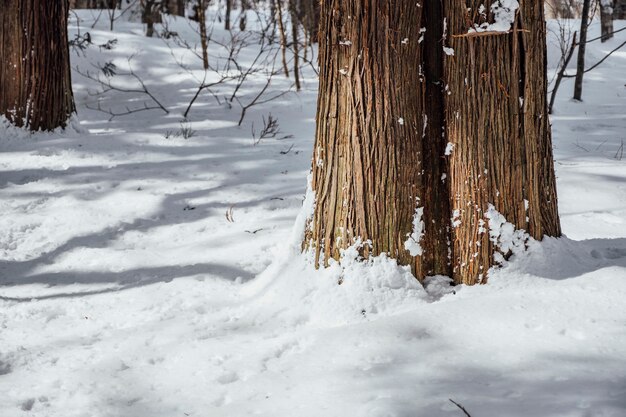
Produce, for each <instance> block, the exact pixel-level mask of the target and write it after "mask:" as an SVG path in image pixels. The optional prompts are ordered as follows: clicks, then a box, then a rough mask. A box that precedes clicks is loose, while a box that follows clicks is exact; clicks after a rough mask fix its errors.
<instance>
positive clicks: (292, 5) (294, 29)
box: [289, 0, 301, 91]
mask: <svg viewBox="0 0 626 417" xmlns="http://www.w3.org/2000/svg"><path fill="white" fill-rule="evenodd" d="M289 13H290V15H291V39H292V42H293V78H294V80H295V84H296V91H300V89H301V86H300V67H299V61H300V56H299V55H298V54H299V53H300V51H299V46H300V45H299V43H298V42H299V40H298V26H299V22H300V21H299V19H298V8H297V5H296V1H295V0H289Z"/></svg>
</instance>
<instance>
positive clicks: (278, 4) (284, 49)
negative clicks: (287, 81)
mask: <svg viewBox="0 0 626 417" xmlns="http://www.w3.org/2000/svg"><path fill="white" fill-rule="evenodd" d="M281 2H282V0H276V3H275V4H276V12H277V13H278V31H279V34H280V50H281V54H282V59H283V71H284V72H285V77H287V78H289V67H288V66H287V34H286V33H285V23H284V22H283V7H282V4H281Z"/></svg>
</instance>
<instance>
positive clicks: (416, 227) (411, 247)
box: [404, 198, 424, 256]
mask: <svg viewBox="0 0 626 417" xmlns="http://www.w3.org/2000/svg"><path fill="white" fill-rule="evenodd" d="M417 203H418V204H419V198H418V199H417ZM423 214H424V207H419V206H418V207H416V208H415V214H414V215H413V231H412V232H411V233H409V234H408V235H407V240H406V241H405V242H404V249H406V250H408V251H409V253H410V254H411V256H421V255H422V253H423V252H422V246H421V245H420V240H422V237H423V236H424V221H423V220H422V215H423Z"/></svg>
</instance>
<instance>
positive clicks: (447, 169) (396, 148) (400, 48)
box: [303, 0, 561, 284]
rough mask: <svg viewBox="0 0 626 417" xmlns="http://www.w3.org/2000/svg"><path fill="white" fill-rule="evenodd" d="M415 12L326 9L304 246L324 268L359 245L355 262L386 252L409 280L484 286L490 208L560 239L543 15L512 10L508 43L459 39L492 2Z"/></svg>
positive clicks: (494, 37) (383, 4) (524, 8)
mask: <svg viewBox="0 0 626 417" xmlns="http://www.w3.org/2000/svg"><path fill="white" fill-rule="evenodd" d="M419 3H421V4H423V5H424V7H421V6H420V5H419V4H418V3H416V2H414V1H408V0H400V1H398V0H396V1H392V0H325V1H323V2H322V4H321V22H320V55H319V59H320V95H319V98H318V116H317V131H316V141H315V149H314V157H313V164H312V184H311V185H312V188H313V191H314V192H315V195H316V204H315V210H314V213H313V217H312V218H311V219H310V224H309V227H308V228H307V232H306V235H305V240H304V243H303V246H304V247H305V248H311V249H313V250H314V251H315V254H316V262H317V265H325V264H327V263H328V260H329V259H330V258H334V259H339V258H340V251H341V249H344V248H346V247H348V246H350V245H352V244H353V243H354V242H355V241H357V240H361V241H362V242H368V243H367V244H365V245H364V246H363V247H362V249H361V252H362V255H363V256H364V257H368V256H376V255H379V254H382V253H385V254H387V255H389V256H391V257H393V258H395V259H397V260H398V262H399V263H401V264H405V265H411V266H412V269H413V272H414V273H415V275H416V277H417V278H418V279H423V278H424V277H425V276H428V275H435V274H446V275H450V276H453V278H454V280H455V282H457V283H465V284H474V283H477V282H485V279H486V272H487V270H488V269H489V267H490V266H491V265H493V262H494V256H493V255H494V252H495V251H496V250H497V248H496V247H494V244H493V243H492V242H491V241H490V239H489V233H488V230H489V229H488V226H485V225H486V224H488V219H487V218H486V216H485V213H486V211H487V210H488V208H489V206H490V205H494V206H495V208H496V209H497V210H498V211H499V212H500V213H501V214H503V215H504V216H505V217H506V219H507V221H508V222H510V223H512V224H513V225H514V226H515V228H516V229H524V230H526V231H527V232H528V233H529V234H530V235H531V236H532V237H533V238H535V239H542V238H543V236H544V235H551V236H559V235H560V233H561V232H560V226H559V219H558V212H557V200H556V187H555V177H554V166H553V160H552V145H551V137H550V126H549V121H548V114H547V103H546V68H545V66H546V49H545V41H546V39H545V22H544V19H543V2H535V1H531V0H521V1H520V9H519V11H518V12H517V15H516V16H517V18H516V20H515V23H514V26H513V27H512V31H511V32H508V33H496V34H486V35H482V36H467V34H468V29H469V26H468V25H469V24H470V22H473V20H475V22H473V23H482V22H480V21H479V20H478V19H480V15H478V14H474V15H472V14H471V13H468V8H471V9H472V10H478V8H479V6H480V5H481V4H482V3H489V2H482V1H478V0H474V1H470V0H467V1H465V2H458V1H456V0H442V1H428V2H419ZM461 3H462V4H461ZM490 4H491V3H489V4H485V6H486V7H487V10H489V9H488V7H489V6H490ZM489 18H490V17H489ZM424 30H425V31H424ZM422 35H423V39H422V40H421V41H420V38H421V37H422ZM444 47H445V48H451V49H453V50H454V55H451V53H452V52H451V49H446V51H447V53H444ZM448 143H449V144H450V145H453V150H452V152H446V148H449V147H450V146H448ZM417 209H419V212H421V219H419V220H421V221H422V222H423V229H422V230H421V231H422V232H423V235H422V236H421V239H420V240H419V244H420V246H421V253H418V254H417V255H416V256H412V254H411V253H409V251H408V250H407V249H406V248H405V242H406V241H407V239H408V236H409V235H411V233H412V232H414V226H413V220H414V215H415V213H416V210H417ZM418 223H419V222H418ZM485 229H486V232H485ZM419 231H420V230H417V232H419ZM413 236H415V234H413ZM414 252H415V251H414ZM418 252H419V251H418ZM413 255H415V253H414V254H413ZM504 255H506V254H504Z"/></svg>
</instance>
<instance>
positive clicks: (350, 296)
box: [246, 239, 429, 327]
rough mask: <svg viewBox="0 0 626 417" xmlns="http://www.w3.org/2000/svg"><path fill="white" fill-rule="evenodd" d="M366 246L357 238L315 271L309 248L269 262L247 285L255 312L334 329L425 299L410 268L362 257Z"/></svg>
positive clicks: (384, 259)
mask: <svg viewBox="0 0 626 417" xmlns="http://www.w3.org/2000/svg"><path fill="white" fill-rule="evenodd" d="M368 244H369V243H368V242H362V241H361V240H358V239H357V241H356V242H355V243H354V244H353V245H351V246H350V247H348V248H347V249H345V250H343V251H342V252H341V258H340V261H339V262H337V261H335V260H333V259H331V260H330V262H329V266H328V267H326V268H319V269H315V266H314V262H313V254H312V253H311V252H305V253H304V254H302V255H301V254H296V255H294V256H290V257H289V258H287V259H285V261H283V262H276V263H274V264H273V265H271V266H270V267H269V268H268V269H267V270H266V271H265V272H263V273H262V274H261V275H259V276H258V277H257V278H256V279H255V280H254V281H253V282H251V283H250V284H248V288H246V290H247V291H248V294H250V296H251V297H252V299H253V301H252V302H253V303H257V304H258V306H257V307H256V308H255V310H256V311H257V313H255V314H258V311H259V310H261V309H263V310H264V311H265V313H264V314H263V316H264V317H267V318H268V319H269V318H270V317H274V316H276V315H278V314H280V315H285V314H287V315H296V316H297V318H294V319H295V320H297V321H298V322H302V323H305V322H306V323H309V324H311V325H314V326H320V327H334V326H338V325H342V324H348V323H354V322H362V321H363V320H368V318H370V317H371V316H372V315H379V314H384V315H388V314H396V313H400V312H402V311H408V310H410V309H411V308H414V307H415V305H416V303H417V304H419V303H426V302H428V300H429V297H428V294H427V293H426V291H424V288H423V287H422V286H421V284H420V283H419V281H417V280H416V279H415V277H414V276H413V274H412V273H411V268H410V267H409V266H401V265H398V263H397V261H396V260H395V259H391V258H389V257H388V256H387V255H386V254H381V255H379V256H373V257H369V258H368V259H364V258H363V257H362V256H361V255H360V250H361V249H362V248H363V246H364V245H368ZM259 319H262V318H261V317H259Z"/></svg>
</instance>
